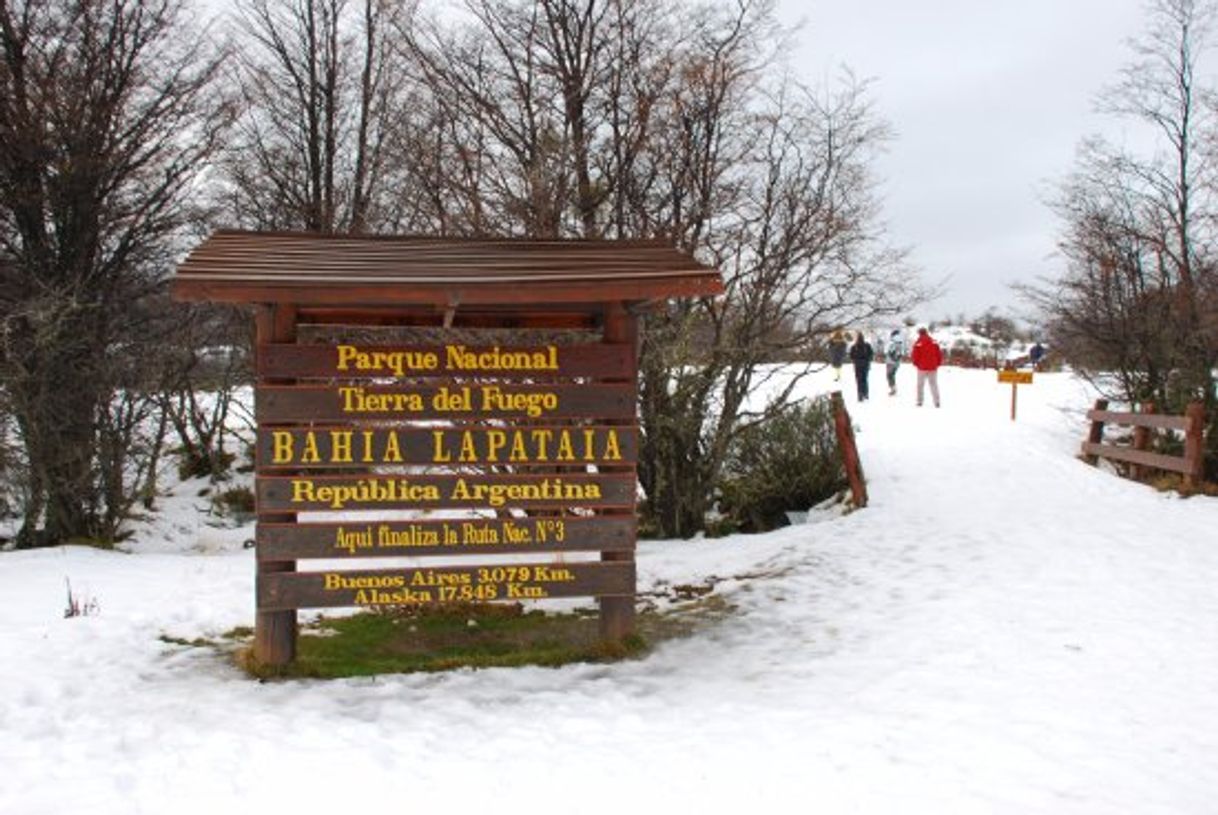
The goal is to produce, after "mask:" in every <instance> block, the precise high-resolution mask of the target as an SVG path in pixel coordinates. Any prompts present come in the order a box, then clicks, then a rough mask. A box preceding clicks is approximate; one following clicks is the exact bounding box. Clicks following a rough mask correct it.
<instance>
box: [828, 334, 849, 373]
mask: <svg viewBox="0 0 1218 815" xmlns="http://www.w3.org/2000/svg"><path fill="white" fill-rule="evenodd" d="M829 364H830V365H832V366H833V381H834V382H841V381H842V366H843V365H845V364H846V338H845V337H843V336H842V332H841V331H834V332H833V335H832V336H831V337H829Z"/></svg>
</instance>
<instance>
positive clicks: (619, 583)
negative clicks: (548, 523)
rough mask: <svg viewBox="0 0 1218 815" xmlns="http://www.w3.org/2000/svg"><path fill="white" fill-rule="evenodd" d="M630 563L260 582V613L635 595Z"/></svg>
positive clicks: (304, 576)
mask: <svg viewBox="0 0 1218 815" xmlns="http://www.w3.org/2000/svg"><path fill="white" fill-rule="evenodd" d="M634 579H635V568H634V564H633V563H544V564H542V563H512V564H503V565H484V566H430V567H423V568H404V569H382V570H369V571H321V572H290V573H288V572H285V573H281V574H264V575H260V576H259V577H258V610H259V611H274V610H280V609H297V608H333V607H338V606H389V605H420V604H425V603H451V602H486V601H493V600H506V601H510V602H516V601H520V600H545V599H548V598H551V597H589V596H594V597H604V596H630V595H633V594H634Z"/></svg>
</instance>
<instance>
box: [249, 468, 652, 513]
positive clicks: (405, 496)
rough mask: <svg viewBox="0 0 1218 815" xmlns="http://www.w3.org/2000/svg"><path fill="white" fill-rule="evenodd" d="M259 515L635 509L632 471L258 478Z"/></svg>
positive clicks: (256, 485)
mask: <svg viewBox="0 0 1218 815" xmlns="http://www.w3.org/2000/svg"><path fill="white" fill-rule="evenodd" d="M254 484H255V494H256V497H257V501H258V511H259V512H310V511H313V512H316V511H345V510H357V509H358V510H368V509H376V510H387V509H393V510H397V509H450V508H465V509H506V508H509V507H516V508H521V509H547V508H548V509H557V508H562V507H588V508H608V507H633V506H634V498H635V495H634V491H635V482H634V473H633V472H630V473H613V474H596V475H589V474H586V473H576V474H563V475H482V474H476V473H469V474H462V475H431V474H424V475H371V474H367V475H355V476H349V475H347V476H259V477H258V478H256V479H255V482H254Z"/></svg>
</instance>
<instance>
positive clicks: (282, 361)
mask: <svg viewBox="0 0 1218 815" xmlns="http://www.w3.org/2000/svg"><path fill="white" fill-rule="evenodd" d="M633 365H634V349H633V348H630V347H627V346H624V345H608V344H604V343H588V344H585V345H568V346H559V345H544V346H530V347H508V346H498V345H493V346H470V345H464V344H459V343H453V344H449V345H441V346H425V347H408V346H373V345H346V344H340V345H293V344H274V343H273V344H268V345H262V346H259V348H258V375H259V376H263V377H272V378H280V377H283V378H296V379H303V378H328V379H382V380H401V379H418V378H430V377H450V378H452V377H498V378H509V379H510V378H517V379H519V378H526V379H536V378H540V377H593V378H602V379H625V378H633V375H634V368H633Z"/></svg>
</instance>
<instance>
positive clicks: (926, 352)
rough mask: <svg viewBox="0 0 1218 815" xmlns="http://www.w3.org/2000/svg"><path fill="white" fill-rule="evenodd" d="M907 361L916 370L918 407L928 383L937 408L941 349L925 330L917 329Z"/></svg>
mask: <svg viewBox="0 0 1218 815" xmlns="http://www.w3.org/2000/svg"><path fill="white" fill-rule="evenodd" d="M909 361H910V362H912V363H913V364H914V367H915V368H917V369H918V407H922V394H923V392H925V390H926V384H927V383H928V382H929V383H930V395H931V398H932V399H934V400H935V407H939V366H940V365H941V364H943V349H941V348H940V347H939V343H937V342H935V341H934V339H933V338H932V337H931V336H930V332H929V331H927V330H926V329H925V328H919V329H918V339H917V340H915V341H914V344H913V350H912V351H910V352H909Z"/></svg>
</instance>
